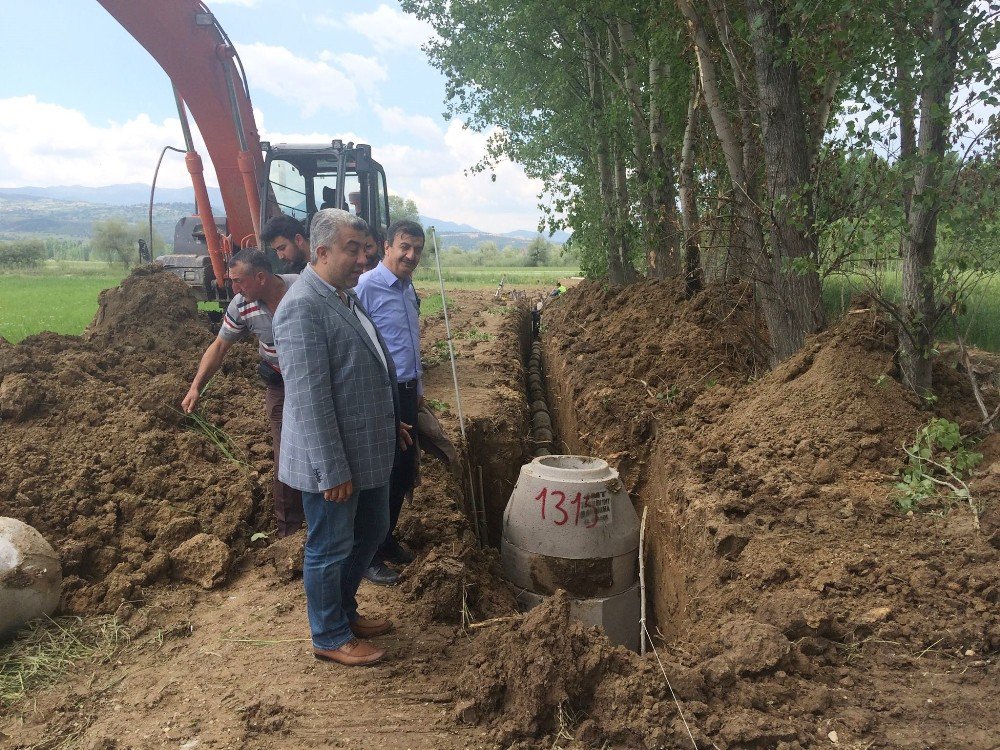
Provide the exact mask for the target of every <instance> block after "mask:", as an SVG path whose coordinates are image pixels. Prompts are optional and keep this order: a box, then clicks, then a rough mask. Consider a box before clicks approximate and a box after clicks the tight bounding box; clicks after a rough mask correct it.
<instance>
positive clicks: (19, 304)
mask: <svg viewBox="0 0 1000 750" xmlns="http://www.w3.org/2000/svg"><path fill="white" fill-rule="evenodd" d="M577 272H578V269H576V268H575V267H559V266H556V267H541V268H516V267H515V268H509V267H507V268H496V267H483V266H475V267H462V266H451V267H445V268H444V269H443V274H444V281H445V286H446V288H448V289H489V290H494V289H496V287H497V285H498V284H499V283H500V279H501V278H502V277H506V281H505V284H504V288H505V289H507V290H510V289H517V288H522V287H547V286H554V285H555V284H556V282H558V281H559V280H560V279H566V278H568V277H570V276H574V275H576V273H577ZM124 276H125V272H124V271H122V270H121V269H120V268H118V267H109V266H108V264H107V263H102V262H94V261H91V262H86V261H60V262H53V261H49V262H47V263H46V264H45V265H44V266H43V267H41V268H38V269H32V270H29V271H23V272H17V273H0V336H2V337H3V338H5V339H7V340H8V341H10V342H11V343H17V342H18V341H20V340H21V339H23V338H24V337H26V336H30V335H32V334H34V333H38V332H39V331H54V332H56V333H66V334H74V335H79V334H80V333H82V332H83V329H84V328H85V327H86V326H87V324H88V323H90V321H91V319H92V318H93V317H94V313H95V312H97V296H98V294H99V293H100V292H101V290H102V289H107V288H108V287H112V286H116V285H117V284H118V283H119V282H120V281H121V279H122V278H123V277H124ZM414 280H415V282H416V284H417V286H418V287H419V288H420V290H421V293H422V295H423V302H422V305H421V308H422V313H423V314H425V315H430V314H433V313H435V312H437V311H438V310H440V309H441V295H440V293H439V292H438V280H437V271H436V269H435V268H434V267H433V266H432V265H430V264H428V265H427V266H425V267H422V268H420V269H419V270H418V271H417V273H416V274H415V279H414ZM886 285H887V288H888V289H889V293H890V295H892V294H894V293H895V294H897V295H898V290H899V278H898V274H893V275H891V276H890V277H889V278H888V279H887V282H886ZM863 290H864V282H863V280H862V279H861V277H854V276H847V277H836V278H831V279H828V280H827V282H826V283H825V284H824V287H823V300H824V304H825V307H826V309H827V314H828V316H829V317H830V319H831V320H835V319H836V318H837V317H839V316H840V314H841V313H842V312H843V310H844V308H845V306H846V305H848V304H849V303H850V300H851V297H852V296H853V295H855V294H858V293H860V292H862V291H863ZM894 290H895V291H894ZM212 307H213V309H214V307H215V305H214V303H213V304H212ZM959 325H960V327H961V329H962V333H963V334H964V335H965V337H966V339H967V340H968V341H969V343H971V344H972V345H974V346H977V347H979V348H981V349H986V350H989V351H994V352H995V351H1000V278H989V279H985V280H983V281H982V282H981V283H980V284H979V285H978V286H977V287H976V289H975V290H974V292H973V293H972V295H971V297H970V299H969V305H968V310H967V312H966V314H965V315H964V316H962V318H961V319H960V320H959ZM950 336H951V331H950V327H949V328H947V329H946V330H945V331H944V332H943V333H942V337H943V338H947V337H950Z"/></svg>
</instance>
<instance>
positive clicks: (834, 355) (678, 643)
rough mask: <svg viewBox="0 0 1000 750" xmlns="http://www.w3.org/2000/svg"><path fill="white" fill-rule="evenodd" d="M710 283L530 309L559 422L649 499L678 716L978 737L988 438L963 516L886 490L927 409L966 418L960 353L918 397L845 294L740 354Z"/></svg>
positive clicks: (578, 445) (991, 475)
mask: <svg viewBox="0 0 1000 750" xmlns="http://www.w3.org/2000/svg"><path fill="white" fill-rule="evenodd" d="M731 291H732V290H709V291H708V292H706V293H704V294H702V295H700V296H699V297H696V298H695V299H694V300H692V301H691V302H683V301H681V300H680V299H679V297H678V296H677V295H676V292H675V287H673V286H672V285H669V284H661V283H648V284H642V285H640V286H639V287H636V288H635V289H632V290H625V291H621V292H615V291H611V290H600V289H597V288H590V289H586V288H585V289H578V290H573V291H571V292H570V293H569V294H567V295H566V296H565V297H564V298H562V299H560V300H559V301H557V303H556V304H554V305H551V306H550V309H549V310H548V311H547V312H546V313H545V314H544V316H543V320H544V321H545V323H544V325H545V335H544V339H545V353H546V358H545V359H546V363H547V366H549V383H550V388H551V389H552V390H554V391H555V392H556V394H557V396H561V400H560V404H561V405H560V406H559V407H558V408H557V409H556V410H555V411H556V413H557V414H558V417H559V420H558V421H559V425H558V427H559V430H560V432H561V434H562V435H563V436H564V437H565V436H566V435H567V434H572V435H573V436H574V437H575V445H573V448H574V449H575V450H580V451H585V452H589V453H591V454H592V455H598V456H603V457H606V458H610V459H611V460H612V461H613V462H616V463H617V464H618V466H619V468H620V469H621V470H622V471H623V475H624V476H627V477H629V478H630V480H631V481H630V486H631V487H632V488H633V489H634V497H635V498H636V500H637V501H638V503H639V504H640V506H646V507H648V509H649V511H650V514H649V521H650V536H649V547H648V551H647V565H648V568H649V570H650V579H649V583H650V584H651V586H650V588H651V596H652V598H653V600H654V602H655V614H656V617H657V619H658V623H657V624H658V626H659V629H660V631H661V632H662V633H663V634H664V635H665V640H664V642H663V643H661V646H660V647H661V649H662V651H661V653H662V654H664V658H665V661H666V664H667V668H668V670H669V669H670V668H671V666H670V665H674V667H675V668H687V669H688V670H694V671H697V673H698V674H699V675H700V679H701V680H702V684H701V686H700V688H699V689H698V690H696V691H695V693H699V694H696V695H695V694H687V695H683V696H681V698H682V700H687V703H686V704H685V705H687V706H688V713H689V716H688V719H689V721H690V722H691V726H692V731H693V733H694V735H695V737H696V738H697V737H699V734H700V735H701V736H702V737H703V738H704V737H707V738H709V739H710V740H711V742H712V743H714V744H715V745H716V746H717V747H720V748H727V747H779V748H785V749H786V750H790V749H791V748H799V747H814V746H820V745H829V744H830V743H831V742H833V743H834V744H837V743H839V744H841V745H846V746H850V747H914V748H916V747H958V746H961V747H975V748H980V747H982V748H986V747H992V746H993V741H994V740H995V734H994V733H993V726H992V721H991V720H990V719H988V718H986V717H987V716H988V715H992V714H993V713H994V712H995V711H996V710H1000V699H998V698H997V696H996V694H995V690H993V688H992V685H994V684H995V681H996V679H997V676H998V675H997V670H996V666H995V664H994V661H995V659H994V658H993V657H994V656H995V654H996V653H997V651H998V650H1000V617H998V615H997V612H996V606H995V605H996V603H997V601H998V600H1000V599H998V597H1000V594H998V592H1000V579H998V573H997V571H998V565H997V563H998V562H1000V555H998V552H997V547H1000V537H998V536H997V527H998V526H1000V524H998V522H997V512H996V507H997V505H998V502H997V501H998V500H1000V492H998V488H1000V463H997V458H998V454H1000V445H998V442H1000V441H998V440H997V439H996V438H990V439H989V440H987V441H985V442H984V443H983V444H982V446H981V450H982V452H983V453H984V454H985V455H986V459H985V460H984V463H983V466H982V468H981V469H980V470H979V471H978V473H977V475H976V477H974V479H973V481H972V482H971V483H970V488H971V490H972V493H973V496H974V498H976V500H977V502H979V503H980V504H981V505H982V506H983V507H984V510H983V513H982V526H983V530H982V531H978V530H977V529H975V528H974V517H973V514H972V513H971V512H970V511H969V508H968V506H967V505H965V504H963V503H958V502H952V503H947V502H945V503H938V504H936V505H933V506H928V510H931V511H933V512H930V513H916V514H909V515H907V514H903V513H901V512H900V511H898V510H897V508H896V506H895V505H894V503H893V501H892V498H891V496H890V493H891V490H892V484H893V481H894V479H895V476H896V473H897V472H898V470H899V469H900V468H901V466H902V465H903V459H904V454H903V452H902V450H901V446H902V445H903V443H904V442H912V440H913V438H914V435H915V433H916V430H917V429H918V428H919V427H920V426H921V425H923V424H925V423H926V422H927V421H928V419H929V418H930V417H932V416H942V417H946V418H948V419H951V420H955V421H958V422H959V423H960V424H963V425H965V426H966V428H968V427H969V426H970V425H972V424H974V422H975V421H976V419H977V411H976V409H975V405H974V401H973V398H972V395H971V389H970V388H969V386H968V383H967V381H966V379H965V376H964V374H963V373H960V372H958V371H956V369H955V368H954V366H953V365H952V364H950V363H949V362H947V361H941V362H940V363H938V366H936V368H935V382H936V383H937V387H938V394H939V399H938V401H937V402H936V403H934V404H933V405H932V407H931V408H930V409H926V408H921V407H922V406H924V407H926V405H922V404H920V403H918V402H917V400H916V399H915V398H913V397H912V396H911V395H909V393H908V392H907V391H906V389H905V388H904V387H903V386H902V385H901V384H900V383H899V380H898V372H897V369H896V366H895V364H894V359H893V352H894V350H895V348H896V341H895V338H894V336H893V334H892V332H891V331H892V328H891V326H890V325H889V324H888V323H887V322H886V321H884V320H882V319H880V317H879V316H877V315H876V314H875V313H874V312H873V311H872V310H868V309H864V308H859V309H855V310H854V311H852V313H851V314H849V315H847V316H846V317H845V318H844V319H843V320H842V321H841V322H839V323H838V324H836V325H835V326H833V327H832V329H831V330H829V331H828V332H826V333H824V334H822V335H820V336H817V337H814V338H813V339H811V340H810V341H808V342H807V345H806V347H805V348H804V349H803V351H802V352H801V353H800V354H798V355H797V356H795V357H793V358H792V359H791V360H789V361H788V362H785V363H784V364H782V365H781V366H780V367H779V368H777V369H776V370H775V371H773V372H770V373H766V374H765V373H761V372H760V371H759V370H758V367H757V362H758V361H759V360H758V359H756V358H755V356H756V354H755V353H756V351H757V349H756V345H755V343H754V339H753V336H752V335H749V336H748V335H747V334H746V333H745V332H746V331H747V330H748V324H751V325H752V322H753V315H752V313H751V311H749V310H744V309H743V308H742V307H741V306H740V304H739V303H738V302H732V301H730V302H726V299H727V295H728V294H729V293H730V292H731ZM726 310H728V311H729V313H727V314H724V315H719V312H721V311H726ZM741 318H742V319H741ZM692 319H694V320H692ZM657 320H659V321H660V322H659V324H658V325H655V326H654V325H650V323H651V322H653V321H657ZM587 321H592V322H593V323H595V324H596V323H598V322H599V324H598V325H587ZM699 321H700V323H699ZM692 324H694V325H695V328H693V329H692V328H691V327H690V326H691V325H692ZM629 350H630V351H631V353H629ZM678 357H680V361H678ZM717 357H721V358H722V363H721V364H717V362H718V360H717V359H716V358H717ZM667 384H669V385H670V386H672V387H673V397H671V398H666V397H660V395H659V394H661V393H663V387H664V386H665V385H667ZM601 393H603V394H605V395H604V396H603V397H602V396H601V395H600V394H601ZM986 396H987V400H988V402H990V403H995V402H996V399H997V392H996V389H995V388H992V389H987V392H986ZM664 402H667V403H664ZM567 427H570V428H571V429H567ZM616 684H617V683H616ZM615 689H618V688H615ZM653 700H654V701H655V700H656V698H655V696H654V698H653ZM593 702H594V701H592V703H593ZM640 703H641V701H640ZM579 708H581V709H583V710H587V711H592V710H593V705H591V707H590V708H589V709H588V708H587V707H586V706H582V707H579ZM632 713H633V714H634V711H633V712H632ZM637 721H638V722H639V724H637V725H633V726H634V728H635V729H636V732H637V734H636V735H635V736H636V737H642V738H643V739H642V742H641V744H636V746H637V747H658V746H661V744H659V743H660V741H661V740H662V738H659V739H658V738H656V737H655V736H654V735H653V734H652V732H653V729H652V727H653V725H654V724H656V723H657V722H660V723H662V717H660V718H657V717H655V716H647V717H646V719H645V720H644V719H643V718H642V716H639V717H638V719H637ZM643 721H646V722H647V723H646V724H643ZM831 733H833V734H831ZM991 736H992V738H993V739H992V740H991V739H990V737H991ZM677 741H679V740H677V738H675V737H672V738H671V742H677ZM699 742H700V740H699ZM623 746H625V745H623ZM666 746H672V745H671V744H670V743H667V744H666Z"/></svg>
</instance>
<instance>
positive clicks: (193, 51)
mask: <svg viewBox="0 0 1000 750" xmlns="http://www.w3.org/2000/svg"><path fill="white" fill-rule="evenodd" d="M97 1H98V2H99V3H100V4H101V5H102V6H103V7H104V9H105V10H107V11H108V13H110V14H111V15H112V16H113V17H114V18H115V20H117V21H118V23H120V24H121V25H122V26H123V27H124V28H125V30H126V31H127V32H128V33H129V34H131V35H132V36H133V37H134V38H135V39H136V41H138V42H139V44H141V45H142V46H143V47H144V48H145V49H146V51H147V52H149V54H150V55H152V56H153V59H154V60H156V61H157V62H158V63H159V64H160V67H162V68H163V70H164V71H165V72H166V74H167V76H169V78H170V81H171V83H172V84H173V87H174V94H175V97H176V98H177V110H178V114H179V116H180V118H181V126H182V129H183V133H184V140H185V145H186V148H187V156H186V159H185V161H186V162H187V166H188V171H189V172H190V173H191V179H192V183H193V186H194V191H195V200H196V202H197V212H198V217H197V218H194V217H191V218H189V219H182V220H181V221H180V222H179V223H178V225H177V230H176V232H175V236H174V251H173V253H172V254H171V255H168V256H162V257H161V258H160V259H159V261H160V262H161V263H162V264H163V265H165V266H167V267H169V268H170V269H171V271H173V272H174V273H175V274H177V275H178V276H179V277H180V278H182V279H183V280H184V281H186V282H187V283H188V285H189V286H191V287H192V288H194V289H195V290H196V293H197V294H199V296H200V297H201V298H203V299H214V300H219V301H223V302H224V301H225V300H226V299H228V298H229V296H230V295H231V290H229V289H228V288H227V286H226V283H225V280H226V277H227V272H226V268H225V259H226V257H228V254H229V253H231V252H233V251H235V250H238V249H239V248H241V247H247V246H257V245H258V244H259V238H260V227H261V223H262V222H263V221H264V220H265V219H267V218H270V217H272V216H275V215H277V214H280V213H284V214H288V215H290V216H294V217H295V218H297V219H301V220H302V221H303V222H305V223H306V226H308V223H309V220H310V219H311V217H312V215H313V214H314V213H315V212H316V211H318V210H319V209H321V208H331V207H332V208H341V209H344V210H349V211H352V212H353V213H356V214H357V215H358V216H361V217H363V218H364V219H366V220H367V221H368V222H369V224H371V226H372V227H373V228H374V229H375V230H376V231H383V232H384V231H385V229H386V227H387V225H388V223H389V199H388V189H387V187H386V181H385V172H384V171H383V169H382V166H381V165H380V164H379V163H378V162H376V161H374V160H373V159H372V156H371V147H370V146H368V145H367V144H354V143H347V144H345V143H343V142H342V141H341V140H339V139H333V140H331V141H329V142H328V143H326V144H276V145H271V144H269V143H262V142H261V140H260V136H259V134H258V132H257V126H256V124H255V122H254V115H253V106H252V105H251V103H250V93H249V90H248V88H247V84H246V77H245V75H244V73H243V68H242V65H241V64H240V60H239V56H238V55H237V54H236V50H235V48H234V47H233V44H232V42H231V41H230V40H229V37H228V36H227V35H226V32H225V31H223V30H222V27H221V26H220V25H219V24H218V22H217V21H216V19H215V16H214V15H213V14H212V13H211V12H210V11H209V10H208V8H207V7H206V6H205V4H204V3H203V2H201V0H97ZM187 111H190V113H191V117H192V119H193V120H194V122H195V124H196V125H197V126H198V130H199V131H200V133H201V136H202V138H203V139H204V141H205V148H206V150H207V151H208V154H209V155H210V156H211V158H212V164H213V166H214V168H215V173H216V176H217V178H218V182H219V190H220V192H221V193H222V202H223V208H224V209H225V216H226V218H225V229H224V230H223V229H222V228H221V227H218V226H217V224H216V219H215V216H214V215H213V212H212V209H211V206H210V205H209V199H208V190H207V188H206V186H205V180H204V176H203V169H202V166H201V157H200V156H199V155H198V154H197V153H195V150H194V144H193V142H192V137H191V130H190V128H189V126H188V123H187ZM206 249H207V256H206V253H205V250H206ZM209 260H210V264H209ZM209 266H210V267H209Z"/></svg>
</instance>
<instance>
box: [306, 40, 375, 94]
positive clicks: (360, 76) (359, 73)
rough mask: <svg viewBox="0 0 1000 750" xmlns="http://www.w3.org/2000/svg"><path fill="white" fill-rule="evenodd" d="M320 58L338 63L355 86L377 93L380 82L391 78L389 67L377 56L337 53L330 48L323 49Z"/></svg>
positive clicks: (333, 63)
mask: <svg viewBox="0 0 1000 750" xmlns="http://www.w3.org/2000/svg"><path fill="white" fill-rule="evenodd" d="M319 59H320V60H322V61H323V62H327V63H331V64H332V65H336V66H337V67H338V68H340V69H341V70H342V71H344V73H346V74H347V77H348V78H350V79H351V81H353V82H354V85H355V86H357V87H359V88H361V89H362V90H364V91H367V92H369V93H377V92H378V90H379V84H382V83H385V82H386V81H388V80H389V71H388V69H387V68H386V67H385V66H384V65H383V64H382V63H380V62H379V61H378V59H377V58H375V57H366V56H365V55H356V54H354V53H353V52H343V53H341V54H339V55H335V54H334V53H333V52H330V51H329V50H323V51H322V52H320V54H319Z"/></svg>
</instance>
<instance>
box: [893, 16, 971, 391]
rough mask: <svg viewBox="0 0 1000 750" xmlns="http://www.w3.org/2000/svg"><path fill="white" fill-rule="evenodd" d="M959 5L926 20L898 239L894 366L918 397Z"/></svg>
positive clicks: (928, 329)
mask: <svg viewBox="0 0 1000 750" xmlns="http://www.w3.org/2000/svg"><path fill="white" fill-rule="evenodd" d="M964 6H965V3H964V2H954V0H937V2H935V4H934V14H933V18H932V20H931V46H932V48H933V49H934V51H933V52H928V53H927V55H926V57H925V59H924V63H923V66H922V68H923V81H922V83H921V87H920V134H919V136H918V142H917V158H918V160H919V168H918V170H917V174H916V178H915V180H914V183H913V196H912V204H911V206H910V216H909V222H908V231H907V235H906V237H904V239H903V247H902V251H903V315H902V318H903V320H902V323H901V325H900V329H901V330H900V337H899V339H900V354H901V355H902V356H901V357H900V366H901V368H902V372H903V381H904V382H905V383H906V385H907V386H909V387H910V388H911V389H912V390H913V391H914V392H915V393H916V394H917V395H918V396H929V395H930V394H931V389H932V387H933V385H934V382H933V378H932V370H931V367H932V364H933V360H932V351H933V345H934V329H935V327H936V321H935V317H936V310H935V304H934V279H933V277H932V276H931V266H932V264H933V263H934V250H935V247H936V244H937V220H938V212H939V211H940V208H941V198H940V194H939V188H940V186H941V168H942V163H943V160H944V154H945V148H946V146H947V142H948V128H949V126H950V123H951V90H952V87H953V85H954V81H955V65H956V59H957V49H958V39H959V31H960V28H961V19H962V15H963V9H964Z"/></svg>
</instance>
